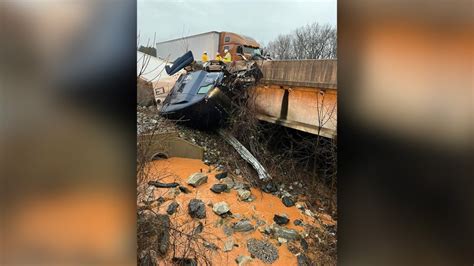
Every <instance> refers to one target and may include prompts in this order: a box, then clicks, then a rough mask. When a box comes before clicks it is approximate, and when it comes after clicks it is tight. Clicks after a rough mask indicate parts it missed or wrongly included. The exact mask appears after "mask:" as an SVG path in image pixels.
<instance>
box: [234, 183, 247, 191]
mask: <svg viewBox="0 0 474 266" xmlns="http://www.w3.org/2000/svg"><path fill="white" fill-rule="evenodd" d="M234 189H235V190H239V189H243V190H250V185H249V184H244V183H240V182H235V184H234Z"/></svg>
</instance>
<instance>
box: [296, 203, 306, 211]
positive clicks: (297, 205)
mask: <svg viewBox="0 0 474 266" xmlns="http://www.w3.org/2000/svg"><path fill="white" fill-rule="evenodd" d="M295 205H296V208H298V209H300V210H304V209H306V204H305V203H304V202H297V203H296V204H295Z"/></svg>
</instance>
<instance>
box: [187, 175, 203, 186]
mask: <svg viewBox="0 0 474 266" xmlns="http://www.w3.org/2000/svg"><path fill="white" fill-rule="evenodd" d="M206 182H207V175H205V174H203V173H199V172H198V173H194V174H192V175H190V176H189V177H188V181H187V183H188V184H189V185H191V186H193V187H197V186H199V185H201V184H204V183H206Z"/></svg>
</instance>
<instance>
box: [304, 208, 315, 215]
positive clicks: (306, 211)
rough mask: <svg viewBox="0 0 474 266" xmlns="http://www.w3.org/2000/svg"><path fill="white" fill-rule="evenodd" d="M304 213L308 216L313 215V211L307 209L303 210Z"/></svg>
mask: <svg viewBox="0 0 474 266" xmlns="http://www.w3.org/2000/svg"><path fill="white" fill-rule="evenodd" d="M304 214H306V215H308V216H310V217H314V213H313V212H312V211H310V210H309V209H306V210H304Z"/></svg>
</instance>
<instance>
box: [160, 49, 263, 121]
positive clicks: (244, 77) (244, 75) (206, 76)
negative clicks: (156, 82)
mask: <svg viewBox="0 0 474 266" xmlns="http://www.w3.org/2000/svg"><path fill="white" fill-rule="evenodd" d="M183 68H184V69H185V70H186V73H185V74H182V75H181V76H180V77H179V79H178V80H177V81H176V83H175V85H174V86H173V88H172V89H171V91H170V92H169V94H168V96H167V97H166V99H165V100H164V101H163V105H162V107H161V110H160V114H161V115H163V116H166V117H168V118H170V119H174V120H178V121H182V122H185V123H188V124H190V125H191V126H194V127H198V128H214V127H218V126H223V125H225V124H226V121H227V118H228V115H229V112H230V111H231V108H232V107H233V105H234V104H235V103H236V101H241V100H242V99H243V97H245V95H247V94H246V93H245V90H246V89H248V88H249V87H250V86H253V85H254V84H256V83H257V82H258V81H259V80H260V78H262V72H261V71H260V69H259V68H258V66H257V64H256V62H255V61H251V62H245V61H242V62H241V63H240V64H239V65H235V64H234V65H233V66H228V65H226V64H225V63H223V62H221V61H213V60H211V61H209V62H207V63H205V64H204V65H198V64H196V63H195V62H194V58H193V54H192V52H191V51H189V52H187V53H186V54H184V55H183V56H181V57H180V58H178V59H176V60H175V62H174V64H173V65H172V66H171V67H169V66H166V68H165V70H166V72H167V73H168V75H173V74H175V73H177V72H178V71H180V70H181V69H183Z"/></svg>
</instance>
